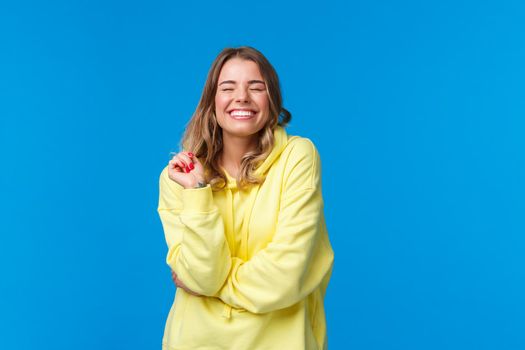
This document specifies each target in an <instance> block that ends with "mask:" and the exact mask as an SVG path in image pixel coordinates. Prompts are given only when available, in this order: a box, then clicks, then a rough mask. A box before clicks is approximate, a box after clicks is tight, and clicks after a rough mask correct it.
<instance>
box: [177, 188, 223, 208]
mask: <svg viewBox="0 0 525 350" xmlns="http://www.w3.org/2000/svg"><path fill="white" fill-rule="evenodd" d="M182 205H183V208H184V209H183V210H182V211H183V212H185V213H208V212H211V211H213V210H214V207H215V206H214V203H213V194H212V191H211V186H210V185H209V184H208V185H207V186H206V187H201V188H185V189H183V190H182Z"/></svg>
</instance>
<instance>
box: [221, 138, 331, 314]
mask: <svg viewBox="0 0 525 350" xmlns="http://www.w3.org/2000/svg"><path fill="white" fill-rule="evenodd" d="M282 191H283V193H282V196H281V198H282V199H281V203H280V211H279V214H278V222H277V226H276V231H275V232H274V233H273V238H272V241H271V242H270V243H269V244H268V245H267V246H266V247H265V248H264V249H262V250H260V251H259V252H257V253H256V254H255V255H254V256H253V257H252V258H251V259H250V260H249V261H243V260H241V259H239V258H237V257H233V258H232V265H231V270H230V273H229V275H228V278H227V279H226V282H225V284H224V286H223V287H222V288H221V289H220V290H219V292H218V293H217V295H216V296H217V297H219V298H220V299H221V300H222V301H223V302H225V303H226V304H229V305H231V306H233V307H235V308H242V309H246V310H248V311H250V312H253V313H265V312H270V311H274V310H278V309H282V308H285V307H288V306H291V305H293V304H295V303H297V302H298V301H300V300H301V299H303V298H305V297H306V296H307V295H309V294H310V293H311V292H312V291H313V290H314V289H315V288H317V287H318V286H319V285H320V284H321V283H322V281H323V280H324V278H325V277H326V276H327V275H329V274H330V273H331V270H332V263H333V251H332V249H331V246H330V243H329V241H328V236H327V235H326V228H325V222H324V216H323V199H322V195H321V168H320V160H319V155H318V153H317V150H316V149H315V146H314V145H313V143H312V142H311V141H309V140H308V139H305V138H302V139H301V141H299V142H297V144H296V145H295V147H294V149H293V150H291V152H290V156H289V159H288V161H287V165H286V170H285V177H284V184H283V187H282Z"/></svg>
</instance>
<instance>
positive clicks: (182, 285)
mask: <svg viewBox="0 0 525 350" xmlns="http://www.w3.org/2000/svg"><path fill="white" fill-rule="evenodd" d="M171 278H172V279H173V282H175V285H176V286H177V287H179V288H182V289H184V290H185V291H186V292H187V293H190V294H191V295H195V296H197V297H200V296H201V295H200V294H198V293H195V292H194V291H192V290H190V289H189V288H188V287H186V285H185V284H184V283H182V281H181V280H180V279H178V278H177V274H176V273H175V271H173V270H171Z"/></svg>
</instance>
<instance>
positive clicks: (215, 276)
mask: <svg viewBox="0 0 525 350" xmlns="http://www.w3.org/2000/svg"><path fill="white" fill-rule="evenodd" d="M158 213H159V216H160V219H161V222H162V226H163V229H164V236H165V238H166V243H167V245H168V254H167V257H166V262H167V264H168V265H169V266H170V267H171V269H172V270H174V271H175V273H176V274H177V276H178V277H179V278H180V279H181V280H182V281H184V284H186V286H187V287H188V288H189V289H191V290H192V291H194V292H197V293H199V294H202V295H208V296H209V295H213V294H215V293H216V292H217V290H219V288H220V287H221V286H222V285H223V284H224V281H225V279H226V277H227V275H228V272H229V270H230V268H231V258H230V249H229V247H228V243H227V242H226V239H225V236H224V224H223V221H222V217H221V215H220V212H219V209H218V208H217V207H216V205H215V204H214V203H213V195H212V191H211V187H210V185H208V186H206V187H203V188H197V189H185V188H183V187H182V186H180V185H179V184H177V183H176V182H174V181H172V180H171V179H170V178H169V176H168V168H167V167H166V168H164V170H163V171H162V173H161V175H160V179H159V205H158Z"/></svg>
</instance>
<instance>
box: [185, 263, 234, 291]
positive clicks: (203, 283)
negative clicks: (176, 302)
mask: <svg viewBox="0 0 525 350" xmlns="http://www.w3.org/2000/svg"><path fill="white" fill-rule="evenodd" d="M229 269H230V264H229V263H228V264H224V265H223V266H221V267H220V268H217V266H201V267H200V268H194V269H192V268H188V269H187V276H188V278H189V279H190V280H192V282H193V283H191V284H192V285H193V286H194V288H195V290H194V291H195V292H197V293H199V294H201V295H204V296H209V297H211V296H216V295H217V293H218V292H219V291H220V289H221V288H222V287H223V286H224V283H225V282H226V279H227V278H228V272H229ZM183 282H184V280H183Z"/></svg>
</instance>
